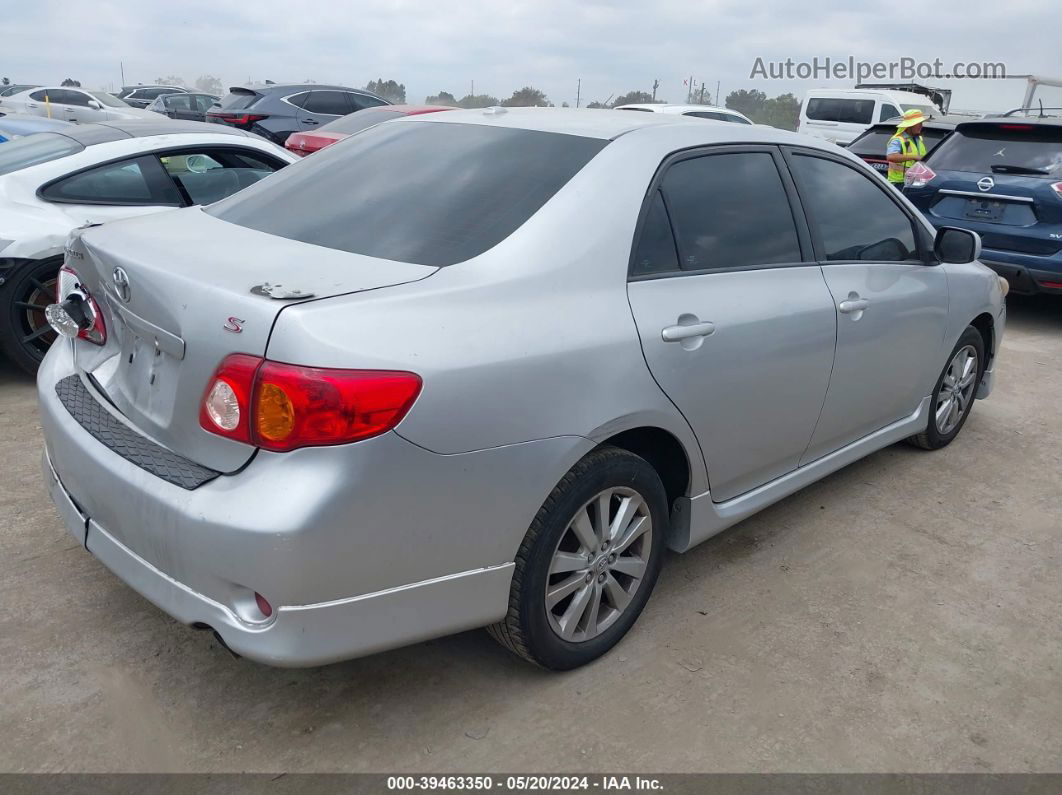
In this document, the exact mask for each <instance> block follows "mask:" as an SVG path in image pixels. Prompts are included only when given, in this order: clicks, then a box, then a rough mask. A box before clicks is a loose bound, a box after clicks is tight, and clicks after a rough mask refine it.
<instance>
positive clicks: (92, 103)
mask: <svg viewBox="0 0 1062 795" xmlns="http://www.w3.org/2000/svg"><path fill="white" fill-rule="evenodd" d="M88 104H89V107H90V108H94V109H96V110H103V105H102V104H101V103H100V102H99V100H95V99H90V100H89V103H88Z"/></svg>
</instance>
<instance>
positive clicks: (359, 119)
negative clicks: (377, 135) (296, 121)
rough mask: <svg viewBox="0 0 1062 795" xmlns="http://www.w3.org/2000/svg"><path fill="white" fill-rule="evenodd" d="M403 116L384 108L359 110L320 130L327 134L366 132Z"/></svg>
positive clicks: (399, 112) (400, 113)
mask: <svg viewBox="0 0 1062 795" xmlns="http://www.w3.org/2000/svg"><path fill="white" fill-rule="evenodd" d="M404 115H405V114H404V113H402V112H401V111H397V110H387V108H386V106H385V107H381V108H368V109H367V110H359V111H358V112H357V113H351V114H349V115H347V116H344V117H343V118H341V119H336V120H335V121H333V122H329V123H328V124H326V125H325V126H324V127H321V128H320V129H322V130H325V131H327V132H337V133H356V132H361V131H362V130H366V129H368V128H369V127H372V126H373V125H374V124H379V123H380V122H382V121H387V120H389V119H397V118H398V117H399V116H404Z"/></svg>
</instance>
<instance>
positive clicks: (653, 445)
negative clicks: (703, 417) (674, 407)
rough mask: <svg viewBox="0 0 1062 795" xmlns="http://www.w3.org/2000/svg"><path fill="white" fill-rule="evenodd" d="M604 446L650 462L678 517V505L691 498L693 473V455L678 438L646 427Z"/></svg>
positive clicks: (612, 438) (613, 438)
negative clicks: (677, 502)
mask: <svg viewBox="0 0 1062 795" xmlns="http://www.w3.org/2000/svg"><path fill="white" fill-rule="evenodd" d="M601 445H608V446H612V447H619V448H620V449H622V450H626V451H628V452H630V453H634V454H635V455H637V456H640V457H641V458H644V459H645V460H646V461H648V462H649V465H650V466H651V467H652V468H653V469H655V470H656V473H657V474H658V475H659V476H660V480H661V482H662V483H663V484H664V492H665V494H667V504H668V509H669V510H670V511H671V512H672V516H674V513H675V507H674V506H675V501H676V500H677V499H679V498H680V497H688V496H690V494H689V491H690V484H691V481H692V479H693V471H692V468H691V463H690V455H689V454H688V453H687V451H686V448H685V447H684V446H683V444H682V442H680V441H679V439H678V437H677V436H675V435H674V434H673V433H671V432H670V431H666V430H664V429H663V428H660V427H657V426H651V425H643V426H639V427H637V428H630V429H628V430H625V431H620V432H619V433H615V434H613V435H612V436H609V437H608V438H607V439H603V440H602V441H601Z"/></svg>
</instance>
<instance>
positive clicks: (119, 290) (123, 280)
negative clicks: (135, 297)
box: [111, 268, 129, 304]
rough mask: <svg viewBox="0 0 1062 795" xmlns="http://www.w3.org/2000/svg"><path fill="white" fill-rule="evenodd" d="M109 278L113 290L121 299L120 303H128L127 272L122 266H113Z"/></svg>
mask: <svg viewBox="0 0 1062 795" xmlns="http://www.w3.org/2000/svg"><path fill="white" fill-rule="evenodd" d="M111 279H112V280H113V281H114V292H115V294H116V295H117V296H118V297H119V298H120V299H122V303H125V304H128V303H129V274H128V273H126V272H125V269H124V268H115V269H114V272H113V273H112V274H111Z"/></svg>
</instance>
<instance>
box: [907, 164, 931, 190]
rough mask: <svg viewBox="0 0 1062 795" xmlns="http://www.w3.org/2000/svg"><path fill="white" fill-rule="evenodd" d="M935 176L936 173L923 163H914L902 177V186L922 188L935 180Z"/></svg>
mask: <svg viewBox="0 0 1062 795" xmlns="http://www.w3.org/2000/svg"><path fill="white" fill-rule="evenodd" d="M936 176H937V172H935V171H934V170H933V169H931V168H930V167H929V166H927V165H926V164H925V163H915V164H914V165H913V166H911V167H910V168H909V169H907V173H906V174H904V175H903V184H904V185H905V186H906V187H908V188H922V187H925V186H926V185H927V184H928V183H929V182H930V181H931V180H933V179H934V178H936Z"/></svg>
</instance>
